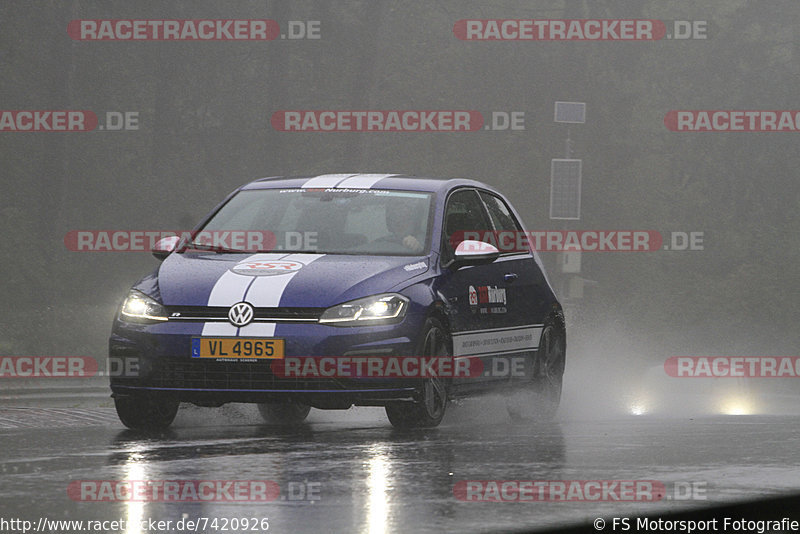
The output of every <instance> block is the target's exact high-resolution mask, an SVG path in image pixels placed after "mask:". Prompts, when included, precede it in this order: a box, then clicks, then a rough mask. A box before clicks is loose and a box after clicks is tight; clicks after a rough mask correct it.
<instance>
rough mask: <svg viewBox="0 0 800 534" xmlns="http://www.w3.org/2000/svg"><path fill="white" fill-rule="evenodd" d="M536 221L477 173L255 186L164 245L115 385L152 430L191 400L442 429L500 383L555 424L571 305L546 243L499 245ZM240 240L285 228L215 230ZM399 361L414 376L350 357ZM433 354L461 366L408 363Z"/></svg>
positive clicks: (127, 305) (129, 410)
mask: <svg viewBox="0 0 800 534" xmlns="http://www.w3.org/2000/svg"><path fill="white" fill-rule="evenodd" d="M524 231H525V228H524V226H523V225H522V222H521V220H520V218H519V215H518V214H517V213H516V212H515V211H514V208H513V207H512V206H511V204H510V203H509V202H508V200H507V199H506V198H505V197H503V196H502V195H501V194H500V193H499V192H497V191H495V190H494V189H493V188H491V187H489V186H487V185H485V184H482V183H480V182H476V181H471V180H462V179H453V180H438V179H428V178H418V177H408V176H403V175H395V174H328V175H322V176H314V177H292V178H284V177H273V178H264V179H261V180H256V181H254V182H252V183H249V184H247V185H245V186H243V187H241V188H239V189H237V190H236V191H235V192H233V193H232V194H231V195H229V196H228V198H226V199H225V200H224V201H223V202H222V203H221V204H220V205H219V206H217V207H216V208H215V209H214V210H213V211H212V212H211V213H210V214H209V215H208V216H207V217H206V218H205V219H204V220H203V221H202V222H201V223H200V224H199V225H198V226H197V228H196V229H195V230H194V231H193V232H192V233H191V234H189V235H187V236H183V237H182V238H181V237H177V236H176V237H174V238H167V239H165V240H162V241H161V242H160V243H159V245H158V246H157V247H156V248H157V250H154V254H155V255H156V257H158V258H159V259H161V260H163V261H162V263H161V264H160V265H159V267H158V268H157V269H156V270H155V271H154V272H153V273H152V274H150V275H148V276H146V277H144V278H143V279H142V280H140V281H139V282H138V283H137V284H135V285H134V286H133V288H131V290H130V292H129V294H128V295H127V297H126V299H125V301H124V302H123V304H122V306H121V307H120V310H119V313H118V314H117V317H116V319H115V321H114V325H113V330H112V334H111V338H110V340H109V355H110V357H111V358H112V359H113V360H114V361H116V362H119V364H120V368H124V369H127V370H128V372H125V373H120V374H118V375H117V376H113V377H112V378H111V390H112V393H113V397H114V401H115V405H116V409H117V413H118V414H119V417H120V419H121V421H122V422H123V423H124V424H125V425H126V426H128V427H130V428H137V429H139V428H163V427H166V426H168V425H170V424H171V423H172V421H173V419H174V418H175V415H176V413H177V410H178V405H179V403H180V402H190V403H194V404H197V405H201V406H220V405H222V404H224V403H227V402H248V403H256V404H258V407H259V410H260V412H261V414H262V415H263V416H264V418H265V419H266V420H267V421H270V422H274V423H282V424H288V423H297V422H300V421H302V420H303V419H305V417H306V416H307V414H308V412H309V410H310V408H311V407H314V408H318V409H346V408H349V407H350V406H352V405H361V406H384V407H385V409H386V413H387V415H388V417H389V420H390V421H391V423H392V424H393V425H395V426H398V427H412V426H435V425H437V424H439V422H440V421H441V420H442V417H443V416H444V413H445V408H446V406H447V403H448V401H449V400H450V399H453V398H457V397H461V396H467V395H473V394H478V393H485V392H493V393H503V394H507V397H508V409H509V413H510V415H511V416H512V417H547V416H551V415H553V414H554V412H555V411H556V409H557V407H558V403H559V399H560V395H561V383H562V376H563V373H564V365H565V354H566V332H565V326H564V317H563V313H562V308H561V305H560V303H559V302H558V300H557V298H556V296H555V294H554V293H553V290H552V288H551V287H550V284H549V283H548V280H547V278H546V276H545V274H544V270H543V268H542V264H541V262H540V261H539V258H538V257H537V255H536V253H535V251H533V250H532V249H530V248H528V247H523V248H519V247H514V248H513V249H511V250H507V249H505V248H504V249H503V250H499V248H503V247H498V246H497V243H496V242H493V241H494V239H492V236H497V235H498V232H506V233H508V232H512V233H514V234H518V235H522V234H523V233H524ZM235 232H247V233H250V234H252V235H256V236H259V235H269V238H268V239H263V240H262V239H245V240H241V241H240V242H236V241H224V240H222V241H220V240H215V239H211V240H209V239H206V240H203V239H200V238H199V236H206V237H208V236H219V235H223V236H225V235H229V233H235ZM250 234H248V235H250ZM221 242H224V246H222V245H220V243H221ZM253 243H256V244H257V245H258V246H257V247H255V248H254V247H253V246H245V245H252V244H253ZM392 358H397V359H398V361H397V362H395V370H397V369H401V371H406V372H400V373H395V374H392V373H385V374H378V375H370V376H365V373H362V372H358V373H353V372H350V371H349V370H348V369H350V368H349V367H347V368H346V366H343V363H346V364H347V365H351V364H353V363H354V362H356V363H357V362H359V361H361V362H362V363H363V362H368V361H377V362H378V363H379V365H385V362H386V361H388V360H389V359H392ZM424 358H429V359H435V360H436V361H437V362H438V363H440V364H441V363H442V362H445V363H446V362H448V361H451V362H453V367H451V368H447V367H446V366H445V367H442V369H445V370H446V369H450V372H438V373H430V372H428V373H424V372H422V373H421V372H418V371H419V369H420V367H419V366H418V367H414V366H408V365H407V364H408V361H409V359H410V360H412V361H413V360H414V359H417V360H419V359H424ZM398 362H399V363H398ZM306 364H313V365H306ZM323 364H327V367H326V366H325V365H323ZM461 364H464V365H461ZM292 365H293V366H294V367H292ZM390 366H391V362H390ZM422 367H423V368H424V367H425V366H424V365H423V366H422ZM290 368H291V369H293V370H295V371H297V370H298V369H299V370H302V371H303V372H301V373H296V374H293V373H291V372H288V370H291V369H290ZM309 369H311V371H312V372H307V371H309ZM452 369H461V370H465V369H469V372H466V371H465V372H464V373H463V374H462V375H459V374H458V373H455V372H452ZM370 370H375V369H374V368H370ZM476 370H477V371H476ZM415 371H416V372H415Z"/></svg>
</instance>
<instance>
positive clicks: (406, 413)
mask: <svg viewBox="0 0 800 534" xmlns="http://www.w3.org/2000/svg"><path fill="white" fill-rule="evenodd" d="M422 332H423V334H422V342H421V343H420V350H419V351H418V353H417V354H418V355H420V356H427V357H433V356H435V357H440V358H447V357H450V356H451V354H450V337H449V336H448V334H447V331H446V330H445V329H444V326H442V323H441V322H440V321H439V320H438V319H435V318H433V317H431V318H429V319H428V320H427V321H426V322H425V326H424V328H423V331H422ZM416 397H417V398H416V400H415V401H414V402H404V403H396V404H390V405H387V406H386V416H387V417H388V418H389V422H390V423H392V426H395V427H397V428H414V427H435V426H437V425H438V424H439V423H441V422H442V418H443V417H444V412H445V409H446V408H447V384H446V382H445V381H444V379H442V378H438V377H433V378H425V379H423V381H422V384H421V385H420V388H419V390H418V391H417V395H416Z"/></svg>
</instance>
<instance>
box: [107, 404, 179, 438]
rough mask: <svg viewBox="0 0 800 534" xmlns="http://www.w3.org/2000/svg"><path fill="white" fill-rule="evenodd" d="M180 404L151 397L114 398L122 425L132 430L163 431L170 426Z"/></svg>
mask: <svg viewBox="0 0 800 534" xmlns="http://www.w3.org/2000/svg"><path fill="white" fill-rule="evenodd" d="M179 405H180V402H178V401H176V400H173V399H164V398H156V397H152V396H132V397H114V407H115V408H116V409H117V416H119V420H120V421H122V424H123V425H125V426H126V427H128V428H130V429H132V430H163V429H165V428H167V427H168V426H169V425H171V424H172V421H174V420H175V416H176V415H177V414H178V406H179Z"/></svg>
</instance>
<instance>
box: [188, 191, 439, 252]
mask: <svg viewBox="0 0 800 534" xmlns="http://www.w3.org/2000/svg"><path fill="white" fill-rule="evenodd" d="M432 196H433V195H432V194H431V193H421V192H414V191H386V190H374V189H324V190H318V189H256V190H245V191H240V192H239V193H238V194H237V195H235V196H234V197H233V198H231V199H230V200H229V201H228V202H227V203H226V204H225V205H224V206H223V207H222V208H221V209H220V210H219V211H218V212H217V213H216V214H214V216H213V217H212V218H211V219H210V220H209V221H208V223H206V225H205V226H204V227H203V228H202V232H203V233H208V232H213V233H215V234H218V233H220V232H225V231H233V232H242V231H245V232H259V233H261V234H263V235H266V236H268V237H266V238H265V239H264V240H263V241H262V242H263V245H262V247H261V248H260V249H259V250H253V249H252V248H251V247H244V246H243V247H242V248H240V249H238V250H237V248H236V247H226V248H225V250H224V251H225V252H230V251H235V252H239V251H241V252H254V251H256V252H264V251H272V250H279V251H283V250H285V251H292V252H309V253H324V254H366V255H393V256H394V255H397V256H417V255H421V254H424V253H426V252H427V250H428V247H429V244H430V236H429V234H430V221H429V219H430V214H431V199H432Z"/></svg>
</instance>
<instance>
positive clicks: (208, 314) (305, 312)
mask: <svg viewBox="0 0 800 534" xmlns="http://www.w3.org/2000/svg"><path fill="white" fill-rule="evenodd" d="M229 310H230V308H229V307H227V306H168V307H167V317H169V320H170V321H209V322H213V321H220V322H222V321H224V322H227V321H228V311H229ZM323 311H324V308H287V307H278V308H254V312H255V313H254V315H253V320H254V321H265V322H275V323H279V322H303V323H316V322H317V321H318V320H319V318H320V316H321V315H322V312H323Z"/></svg>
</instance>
